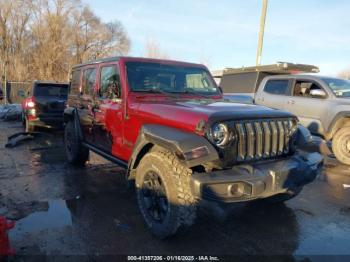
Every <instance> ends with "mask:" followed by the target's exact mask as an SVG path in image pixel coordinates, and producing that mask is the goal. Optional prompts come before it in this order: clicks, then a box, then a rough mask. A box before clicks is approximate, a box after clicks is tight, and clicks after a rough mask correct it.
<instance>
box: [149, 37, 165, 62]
mask: <svg viewBox="0 0 350 262" xmlns="http://www.w3.org/2000/svg"><path fill="white" fill-rule="evenodd" d="M145 56H146V57H149V58H160V59H167V58H169V56H168V55H167V54H166V53H165V52H164V51H162V49H161V47H160V45H159V43H158V42H157V41H156V40H154V39H148V40H147V42H146V46H145Z"/></svg>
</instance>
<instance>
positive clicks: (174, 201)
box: [136, 151, 196, 239]
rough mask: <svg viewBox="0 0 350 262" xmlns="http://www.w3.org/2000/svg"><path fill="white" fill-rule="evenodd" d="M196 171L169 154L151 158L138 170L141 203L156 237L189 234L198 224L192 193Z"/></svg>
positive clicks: (151, 156) (161, 153)
mask: <svg viewBox="0 0 350 262" xmlns="http://www.w3.org/2000/svg"><path fill="white" fill-rule="evenodd" d="M191 174H192V171H191V170H190V169H188V168H186V167H184V166H182V165H181V164H180V163H179V162H178V161H177V159H176V157H175V156H174V155H173V154H171V153H170V152H167V151H153V152H151V153H149V154H147V155H146V156H145V157H144V158H143V159H142V160H141V162H140V165H139V166H138V168H137V175H136V189H137V191H136V192H137V201H138V205H139V208H140V211H141V214H142V216H143V218H144V220H145V222H146V224H147V226H148V227H149V229H150V231H151V232H152V234H153V235H155V236H156V237H158V238H160V239H164V238H167V237H170V236H172V235H175V234H176V233H178V232H181V231H185V230H186V229H188V228H189V227H190V226H191V225H192V224H193V223H194V221H195V218H196V206H195V200H194V197H193V195H192V194H191V190H190V176H191Z"/></svg>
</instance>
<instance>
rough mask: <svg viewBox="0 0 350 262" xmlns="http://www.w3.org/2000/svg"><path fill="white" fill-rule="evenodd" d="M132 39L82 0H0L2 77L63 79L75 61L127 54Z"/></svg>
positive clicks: (120, 26) (116, 24) (67, 75)
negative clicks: (103, 19) (106, 21)
mask: <svg viewBox="0 0 350 262" xmlns="http://www.w3.org/2000/svg"><path fill="white" fill-rule="evenodd" d="M129 49H130V39H129V37H128V34H127V32H126V31H125V29H124V27H123V25H122V24H121V22H119V21H118V20H115V21H112V22H108V23H105V22H103V21H101V19H100V18H99V17H98V16H97V15H96V14H94V12H93V11H92V10H91V9H90V8H89V6H87V5H86V4H84V3H83V2H81V1H80V0H0V68H1V69H2V70H1V72H0V75H3V74H4V72H5V70H6V77H7V79H9V80H12V81H31V80H34V79H38V80H56V81H67V80H68V79H69V74H70V69H71V67H72V66H73V65H75V64H79V63H82V62H84V61H88V60H92V59H96V58H99V57H105V56H110V55H125V54H127V53H128V52H129Z"/></svg>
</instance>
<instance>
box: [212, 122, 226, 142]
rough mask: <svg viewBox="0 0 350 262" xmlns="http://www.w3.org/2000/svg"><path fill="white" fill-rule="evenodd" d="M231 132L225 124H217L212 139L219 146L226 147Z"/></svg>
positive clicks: (213, 129) (213, 128)
mask: <svg viewBox="0 0 350 262" xmlns="http://www.w3.org/2000/svg"><path fill="white" fill-rule="evenodd" d="M229 135H230V134H229V131H228V128H227V126H226V125H225V124H222V123H219V124H215V125H214V126H213V127H212V129H211V138H212V140H213V142H214V143H215V144H216V145H217V146H224V145H226V144H227V143H228V141H229Z"/></svg>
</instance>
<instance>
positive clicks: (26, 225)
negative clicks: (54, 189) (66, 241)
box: [9, 200, 72, 239]
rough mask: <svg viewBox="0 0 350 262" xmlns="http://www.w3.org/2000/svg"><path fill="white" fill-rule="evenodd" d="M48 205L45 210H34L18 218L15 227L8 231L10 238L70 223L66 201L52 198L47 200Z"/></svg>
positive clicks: (69, 224)
mask: <svg viewBox="0 0 350 262" xmlns="http://www.w3.org/2000/svg"><path fill="white" fill-rule="evenodd" d="M48 206H49V208H48V210H47V211H45V212H43V211H40V212H36V213H33V214H30V215H29V216H27V217H25V218H23V219H20V220H18V221H17V222H16V226H15V228H14V229H12V230H11V231H10V232H9V236H10V239H16V238H18V237H21V236H23V235H24V234H27V233H33V232H40V231H42V230H46V229H55V228H62V227H65V226H71V225H72V218H71V214H70V212H69V209H68V208H67V205H66V201H64V200H52V201H49V202H48Z"/></svg>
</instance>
